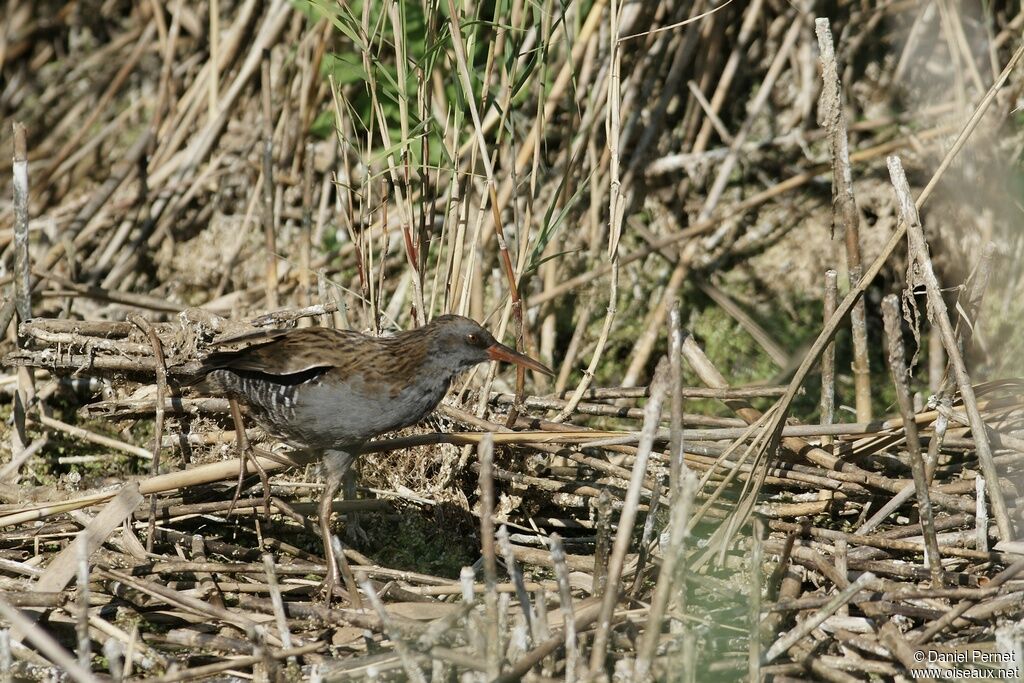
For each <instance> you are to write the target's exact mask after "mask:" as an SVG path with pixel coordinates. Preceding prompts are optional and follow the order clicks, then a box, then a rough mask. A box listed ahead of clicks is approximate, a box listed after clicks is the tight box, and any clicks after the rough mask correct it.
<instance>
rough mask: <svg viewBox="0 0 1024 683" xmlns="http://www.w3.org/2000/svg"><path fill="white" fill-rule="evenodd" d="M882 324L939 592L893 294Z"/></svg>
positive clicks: (936, 560)
mask: <svg viewBox="0 0 1024 683" xmlns="http://www.w3.org/2000/svg"><path fill="white" fill-rule="evenodd" d="M882 321H883V323H884V325H885V336H886V338H887V339H888V341H889V370H890V371H891V373H892V382H893V386H894V387H895V389H896V404H897V405H898V406H899V409H900V414H902V415H903V433H904V436H905V438H906V443H907V453H908V455H909V457H910V470H911V472H912V473H913V475H914V487H915V489H916V491H917V511H918V516H919V517H920V522H921V531H922V533H923V534H924V541H925V559H926V562H927V565H928V567H929V568H930V569H931V572H932V585H933V587H936V588H939V587H941V586H942V558H941V556H940V555H939V542H938V540H936V537H935V518H934V516H933V514H932V502H931V498H930V496H929V494H928V479H927V476H926V475H925V467H924V457H923V456H922V454H921V440H920V438H919V437H918V433H917V423H916V422H914V404H913V401H912V399H911V398H910V384H909V381H908V374H909V370H908V369H907V359H906V356H905V355H904V350H903V330H902V328H901V326H900V303H899V299H898V297H897V296H896V295H895V294H889V295H888V296H886V297H885V298H884V299H883V300H882Z"/></svg>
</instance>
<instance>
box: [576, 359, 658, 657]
mask: <svg viewBox="0 0 1024 683" xmlns="http://www.w3.org/2000/svg"><path fill="white" fill-rule="evenodd" d="M668 372H669V370H668V361H667V359H665V358H662V360H661V361H660V362H659V363H658V367H657V368H656V369H655V371H654V379H653V380H652V381H651V398H650V400H649V401H648V402H647V405H646V406H644V427H643V432H642V435H641V439H640V444H639V445H638V446H637V454H636V458H635V460H634V461H633V472H632V475H631V477H630V480H629V488H628V489H627V491H626V496H625V498H624V499H623V503H622V512H621V513H620V515H619V526H618V529H617V530H616V533H615V542H614V544H613V545H612V554H611V557H610V558H609V560H608V579H607V585H606V586H605V591H604V595H603V596H602V601H601V612H600V615H599V617H598V624H597V630H596V631H595V633H594V640H593V642H592V644H591V651H590V670H591V671H592V672H597V671H601V670H602V669H603V668H604V659H605V654H606V652H607V648H608V639H609V636H610V631H611V622H612V614H613V613H614V611H615V605H616V604H617V603H618V600H619V589H620V585H619V582H620V581H621V579H622V569H623V566H624V564H625V558H626V551H627V550H628V549H629V544H630V541H631V539H632V538H633V524H634V522H635V521H636V514H637V506H638V505H639V503H640V491H641V488H642V487H643V482H644V477H645V475H646V472H647V461H648V459H649V458H650V455H651V450H652V449H653V448H654V437H655V434H656V432H657V428H658V421H659V420H660V419H661V409H662V404H663V402H664V400H665V394H666V393H667V391H668V388H669V377H668Z"/></svg>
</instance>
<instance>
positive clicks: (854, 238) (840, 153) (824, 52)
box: [814, 18, 871, 422]
mask: <svg viewBox="0 0 1024 683" xmlns="http://www.w3.org/2000/svg"><path fill="white" fill-rule="evenodd" d="M814 30H815V33H817V35H818V50H819V52H820V55H821V67H822V74H821V77H822V89H821V96H820V98H819V99H818V124H819V125H821V126H823V127H825V128H826V129H827V130H828V137H829V143H830V144H829V149H830V151H831V154H832V203H833V207H834V208H833V212H834V213H833V219H832V222H833V230H835V224H836V223H838V224H840V226H841V230H842V232H843V237H844V238H845V243H846V268H847V273H848V281H849V283H850V285H852V284H853V283H855V282H857V281H858V280H860V277H861V271H862V268H863V267H862V265H861V257H860V213H859V212H858V211H857V200H856V198H855V197H854V193H853V171H852V170H851V168H850V145H849V137H848V134H847V129H846V114H845V113H844V111H843V98H842V88H841V86H840V82H839V72H838V67H837V65H836V53H835V48H834V46H833V43H832V30H831V29H830V28H829V21H828V19H825V18H818V19H815V20H814ZM833 310H835V307H834V306H833ZM866 317H867V316H866V314H865V309H864V302H863V300H861V301H858V302H857V303H856V304H855V305H854V307H853V311H852V312H851V313H850V327H851V332H852V336H853V380H854V396H855V399H856V406H857V421H858V422H870V421H871V369H870V367H869V365H868V333H867V322H866ZM823 400H824V399H823Z"/></svg>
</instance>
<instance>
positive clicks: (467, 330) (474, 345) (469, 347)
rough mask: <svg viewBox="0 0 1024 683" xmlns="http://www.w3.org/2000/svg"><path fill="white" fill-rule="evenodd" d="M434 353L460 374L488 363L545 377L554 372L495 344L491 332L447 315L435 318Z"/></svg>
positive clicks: (467, 321)
mask: <svg viewBox="0 0 1024 683" xmlns="http://www.w3.org/2000/svg"><path fill="white" fill-rule="evenodd" d="M436 322H437V324H438V326H437V329H436V332H435V335H436V336H435V342H434V343H435V347H434V351H435V353H436V354H437V356H438V357H441V358H445V359H446V360H445V361H444V362H445V364H446V365H447V367H448V368H449V369H451V370H452V371H453V372H461V371H463V370H466V369H468V368H471V367H473V366H474V365H476V364H477V363H484V362H486V361H489V360H496V361H501V362H503V363H514V364H516V365H519V366H522V367H524V368H529V369H531V370H536V371H537V372H542V373H544V374H546V375H552V374H554V373H552V372H551V370H550V369H549V368H547V367H545V366H544V365H543V364H541V363H540V362H538V361H536V360H534V359H533V358H530V357H529V356H527V355H524V354H522V353H519V352H518V351H516V350H515V349H512V348H509V347H508V346H505V345H504V344H502V343H500V342H498V341H497V340H495V339H494V337H493V336H491V333H490V332H488V331H487V330H485V329H484V328H482V327H480V325H478V324H477V323H476V322H474V321H472V320H470V319H469V318H463V317H461V316H456V315H450V316H442V317H441V318H438V319H437V321H436Z"/></svg>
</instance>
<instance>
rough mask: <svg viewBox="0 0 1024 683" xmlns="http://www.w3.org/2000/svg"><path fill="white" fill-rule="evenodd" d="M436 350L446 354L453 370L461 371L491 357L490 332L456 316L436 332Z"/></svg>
mask: <svg viewBox="0 0 1024 683" xmlns="http://www.w3.org/2000/svg"><path fill="white" fill-rule="evenodd" d="M435 343H436V345H437V347H436V348H437V351H439V352H440V353H442V354H444V355H446V356H448V357H449V358H450V360H451V366H452V368H453V369H454V370H456V371H459V372H461V371H462V370H467V369H469V368H471V367H473V366H474V365H477V364H478V363H483V362H485V361H488V360H490V359H491V355H490V353H489V351H488V350H489V349H490V348H491V347H492V346H494V345H495V344H496V343H497V342H495V340H494V337H493V336H491V333H490V332H488V331H487V330H485V329H484V328H482V327H480V325H478V324H477V323H475V322H473V321H472V320H469V319H467V318H456V319H454V320H452V321H451V322H449V323H447V324H445V325H444V326H443V327H442V328H441V329H440V330H439V332H438V336H437V341H436V342H435Z"/></svg>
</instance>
